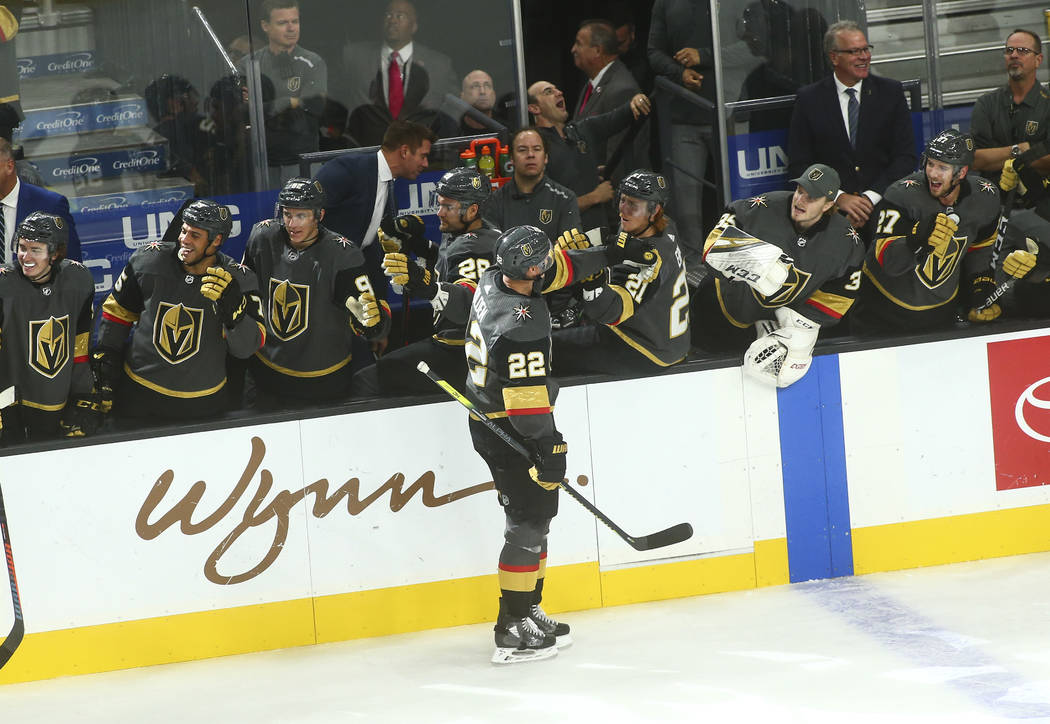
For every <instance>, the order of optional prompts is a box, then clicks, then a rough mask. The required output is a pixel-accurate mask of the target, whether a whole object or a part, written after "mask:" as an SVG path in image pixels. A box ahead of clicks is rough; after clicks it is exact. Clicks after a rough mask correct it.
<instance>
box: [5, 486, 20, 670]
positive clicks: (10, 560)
mask: <svg viewBox="0 0 1050 724" xmlns="http://www.w3.org/2000/svg"><path fill="white" fill-rule="evenodd" d="M0 537H2V538H3V541H4V557H5V558H6V559H7V575H8V578H9V579H10V580H11V605H12V606H14V611H15V622H14V624H13V625H12V626H11V632H10V633H9V634H7V638H5V639H4V642H3V643H2V644H0V669H2V668H3V667H4V665H5V664H6V663H7V662H8V661H10V660H11V657H12V656H14V655H15V651H16V650H17V649H18V645H19V644H21V643H22V637H23V636H24V635H25V622H24V621H23V620H22V601H21V599H20V598H19V596H18V579H17V578H15V559H14V557H13V556H12V555H11V533H10V532H9V531H8V528H7V510H6V509H5V508H4V493H3V491H2V490H0Z"/></svg>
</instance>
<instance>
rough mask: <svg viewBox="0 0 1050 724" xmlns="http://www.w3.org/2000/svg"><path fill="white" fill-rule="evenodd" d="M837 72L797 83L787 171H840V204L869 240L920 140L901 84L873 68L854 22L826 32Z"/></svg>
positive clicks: (907, 170) (912, 164)
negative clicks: (875, 213)
mask: <svg viewBox="0 0 1050 724" xmlns="http://www.w3.org/2000/svg"><path fill="white" fill-rule="evenodd" d="M824 50H825V52H827V54H828V60H829V61H830V63H831V67H832V69H833V71H834V72H833V73H832V75H831V76H829V77H827V78H823V79H821V80H819V81H817V82H816V83H813V84H811V85H807V86H805V87H803V88H800V89H799V91H798V96H797V102H796V103H795V108H794V112H793V113H792V116H791V131H790V135H789V137H788V158H789V166H788V173H789V174H790V176H791V177H793V178H795V177H798V176H801V175H802V172H803V171H805V170H806V168H808V167H809V166H811V165H813V164H814V163H823V164H826V165H828V166H830V167H831V168H833V169H835V171H836V172H838V175H839V178H840V179H841V183H842V186H841V192H840V193H839V194H838V196H837V197H836V198H835V205H836V206H837V207H838V209H839V211H841V212H842V213H843V214H845V215H846V218H847V219H849V222H850V223H851V224H852V225H853V226H854V227H855V228H856V229H857V230H858V231H860V232H861V234H862V235H863V236H864V238H865V239H868V238H869V236H870V234H869V233H868V232H869V230H870V226H872V225H873V223H874V220H873V219H872V217H871V213H872V210H873V209H874V208H875V206H876V205H877V204H878V203H879V201H881V200H882V195H883V194H884V193H885V192H886V187H887V186H889V185H890V184H891V183H892V182H894V181H896V180H897V179H899V178H901V177H902V176H906V175H908V174H909V173H911V172H912V171H913V170H915V164H916V157H915V139H914V135H913V133H912V124H911V116H910V115H909V112H908V104H907V101H906V100H905V98H904V89H903V88H902V87H901V84H900V83H899V82H898V81H896V80H893V79H890V78H883V77H881V76H877V75H873V74H872V73H871V51H872V46H871V45H869V44H868V40H867V38H866V37H865V36H864V33H863V31H862V30H861V29H860V26H858V25H857V24H856V23H855V22H852V21H848V20H844V21H841V22H838V23H835V24H834V25H832V26H831V27H830V28H828V31H827V33H825V34H824Z"/></svg>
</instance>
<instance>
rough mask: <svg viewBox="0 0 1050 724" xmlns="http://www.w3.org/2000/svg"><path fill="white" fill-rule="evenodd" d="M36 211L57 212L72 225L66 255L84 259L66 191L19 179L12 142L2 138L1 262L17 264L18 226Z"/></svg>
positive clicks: (0, 146) (56, 214)
mask: <svg viewBox="0 0 1050 724" xmlns="http://www.w3.org/2000/svg"><path fill="white" fill-rule="evenodd" d="M34 211H43V212H46V213H48V214H54V215H55V216H58V217H59V218H61V219H62V220H64V221H65V222H66V223H67V224H68V225H69V241H68V242H67V243H66V254H65V258H66V259H73V260H74V261H81V258H80V237H79V236H77V227H76V225H75V224H74V223H73V217H72V216H70V215H69V201H67V200H66V197H65V196H63V195H62V194H56V193H55V192H54V191H48V190H47V189H45V188H41V187H40V186H34V185H32V184H27V183H25V182H24V181H21V180H19V178H18V174H17V172H16V171H15V159H14V153H13V151H12V149H11V142H10V141H8V140H7V139H6V138H0V252H2V254H3V259H2V260H0V263H3V264H12V263H14V259H15V242H14V237H15V229H16V228H17V227H18V225H19V224H21V223H22V220H23V219H24V218H25V217H27V216H29V215H30V214H31V213H33V212H34Z"/></svg>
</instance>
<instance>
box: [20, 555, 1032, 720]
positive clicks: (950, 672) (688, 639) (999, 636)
mask: <svg viewBox="0 0 1050 724" xmlns="http://www.w3.org/2000/svg"><path fill="white" fill-rule="evenodd" d="M1048 569H1050V554H1037V555H1031V556H1019V557H1015V558H1006V559H997V560H991V561H983V562H976V563H965V564H958V565H953V566H941V567H937V568H929V569H920V570H912V571H903V572H897V573H888V574H878V575H872V576H864V577H859V578H847V579H837V580H832V581H814V582H809V583H803V584H795V585H790V586H780V587H775V588H766V589H760V590H756V591H745V592H736V593H727V594H720V595H711V596H702V597H697V598H690V599H680V600H676V601H667V602H661V603H652V604H642V605H636V606H623V607H617V608H610V609H605V610H597V611H585V612H573V613H568V614H564V615H559V618H560V619H561V620H564V621H566V622H568V623H570V624H571V625H572V627H573V637H574V639H575V644H574V645H573V646H572V647H571V648H568V649H565V650H563V651H562V652H560V653H559V655H558V656H557V657H555V658H553V659H549V660H547V661H541V662H535V663H527V664H516V665H512V666H502V667H497V666H494V665H492V664H490V663H489V656H490V655H491V647H492V633H491V626H488V625H476V626H464V627H459V628H454V629H444V630H437V631H429V632H423V633H415V634H406V635H401V636H390V637H386V638H379V639H367V640H360V641H352V642H347V643H339V644H329V645H324V646H313V647H303V648H297V649H288V650H284V651H274V652H266V653H259V654H251V655H245V656H235V657H227V658H222V659H211V660H207V661H200V662H193V663H187V664H174V665H169V666H157V667H152V668H147V669H137V670H132V671H124V672H114V673H108V674H98V675H92V676H81V677H72V678H66V679H56V680H52V681H44V682H34V683H29V684H18V685H11V686H4V687H0V722H3V723H4V724H8V723H10V724H30V723H36V722H40V723H41V724H44V723H46V724H56V723H63V722H78V723H80V724H92V723H95V722H97V723H98V724H123V723H125V722H128V723H132V722H134V723H135V724H139V723H144V724H165V723H167V722H172V723H175V722H178V723H179V724H183V723H184V722H223V723H224V724H238V723H240V722H245V723H247V722H253V723H260V722H282V723H284V722H288V723H297V724H298V723H304V724H305V723H309V724H320V723H322V722H324V723H327V722H358V721H361V722H411V723H412V724H416V723H422V722H457V723H467V722H498V723H499V724H507V723H511V722H527V723H528V724H539V723H541V722H542V723H546V722H574V723H579V724H585V723H589V722H603V723H604V722H685V721H690V722H693V721H697V722H752V721H754V722H776V723H777V724H780V723H783V722H799V723H805V724H809V723H811V722H815V723H822V722H829V723H830V722H834V723H835V724H841V722H843V721H848V722H851V723H852V722H863V723H866V722H872V723H875V722H878V723H879V724H884V723H886V722H894V723H896V722H915V723H919V722H922V723H923V724H925V723H927V722H937V723H940V722H945V723H947V722H951V723H952V724H957V723H959V722H1000V721H1013V720H1022V719H1023V720H1024V721H1026V722H1038V721H1046V722H1050V576H1048V575H1047V570H1048Z"/></svg>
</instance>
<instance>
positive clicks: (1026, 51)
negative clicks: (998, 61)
mask: <svg viewBox="0 0 1050 724" xmlns="http://www.w3.org/2000/svg"><path fill="white" fill-rule="evenodd" d="M1036 52H1038V51H1035V50H1032V49H1031V48H1024V47H1014V46H1012V45H1007V46H1006V47H1005V48H1003V55H1013V54H1014V53H1017V54H1018V55H1020V56H1021V57H1022V58H1023V57H1024V56H1026V55H1032V54H1033V53H1036Z"/></svg>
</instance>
